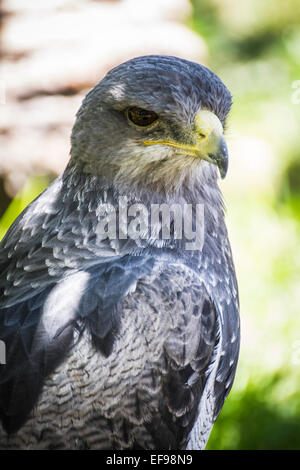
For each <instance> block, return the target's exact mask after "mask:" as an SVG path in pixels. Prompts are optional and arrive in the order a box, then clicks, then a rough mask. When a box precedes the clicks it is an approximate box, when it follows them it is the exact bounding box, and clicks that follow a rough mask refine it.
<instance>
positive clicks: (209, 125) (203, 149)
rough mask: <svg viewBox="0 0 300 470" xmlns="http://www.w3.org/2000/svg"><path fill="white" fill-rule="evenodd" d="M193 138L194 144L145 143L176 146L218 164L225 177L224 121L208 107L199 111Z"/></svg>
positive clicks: (146, 142) (148, 143)
mask: <svg viewBox="0 0 300 470" xmlns="http://www.w3.org/2000/svg"><path fill="white" fill-rule="evenodd" d="M193 140H194V142H195V143H194V144H193V145H190V144H185V143H181V142H171V141H152V140H147V141H144V144H145V145H154V144H160V145H168V146H171V147H176V148H178V149H179V150H180V151H181V152H182V151H183V152H184V153H187V154H189V155H194V156H196V157H199V158H201V159H202V160H205V161H207V162H210V163H212V164H214V165H217V166H218V168H219V171H220V175H221V178H225V176H226V173H227V170H228V149H227V145H226V141H225V139H224V135H223V126H222V123H221V121H220V120H219V118H218V117H217V116H216V115H215V114H214V113H212V112H211V111H208V110H206V109H203V110H200V111H198V112H197V114H196V116H195V120H194V129H193Z"/></svg>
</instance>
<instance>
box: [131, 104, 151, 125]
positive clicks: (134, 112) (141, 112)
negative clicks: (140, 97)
mask: <svg viewBox="0 0 300 470" xmlns="http://www.w3.org/2000/svg"><path fill="white" fill-rule="evenodd" d="M127 117H128V119H129V120H130V121H131V122H133V124H135V125H136V126H141V127H146V126H150V124H152V123H153V122H154V121H156V120H157V119H158V116H157V114H156V113H154V111H148V110H147V109H142V108H138V107H136V106H135V107H133V108H129V109H128V110H127Z"/></svg>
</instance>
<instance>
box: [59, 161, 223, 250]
mask: <svg viewBox="0 0 300 470" xmlns="http://www.w3.org/2000/svg"><path fill="white" fill-rule="evenodd" d="M206 170H207V172H206V174H202V175H200V176H202V178H198V180H196V179H195V178H194V179H193V181H184V184H183V185H182V187H181V188H180V190H178V191H177V192H167V191H165V192H155V191H152V192H151V191H149V188H147V185H145V187H125V188H124V187H118V186H115V185H114V184H113V183H110V182H109V181H107V180H105V179H103V178H102V177H101V176H94V175H93V176H92V175H89V174H87V173H85V172H84V171H83V170H82V168H79V167H77V166H68V167H67V169H66V171H65V173H64V175H63V177H62V182H63V187H64V194H65V196H64V197H65V199H66V200H69V204H68V205H69V206H70V207H73V208H74V204H75V205H76V210H77V211H78V216H79V218H80V220H81V221H84V222H85V223H88V224H89V226H90V227H91V229H90V231H89V233H90V234H91V233H92V232H93V231H96V232H97V234H96V235H97V236H96V237H95V236H94V238H93V240H94V241H95V240H96V242H97V241H98V243H99V241H100V242H101V241H102V238H103V239H106V243H107V242H108V241H109V239H110V240H111V241H112V244H113V245H114V244H115V246H117V247H118V249H120V250H122V247H124V246H126V249H129V250H130V249H133V250H136V249H137V247H138V248H139V249H141V250H145V249H148V248H151V247H159V248H160V247H170V248H173V249H178V250H182V249H186V248H188V249H201V247H202V245H203V238H204V234H205V233H214V232H217V226H218V225H219V224H222V225H223V224H224V220H223V217H224V216H223V203H222V197H221V193H220V191H219V188H218V186H217V183H216V178H215V177H214V174H211V172H210V168H209V167H208V168H206ZM94 235H95V234H94ZM101 237H102V238H101ZM96 242H95V243H96Z"/></svg>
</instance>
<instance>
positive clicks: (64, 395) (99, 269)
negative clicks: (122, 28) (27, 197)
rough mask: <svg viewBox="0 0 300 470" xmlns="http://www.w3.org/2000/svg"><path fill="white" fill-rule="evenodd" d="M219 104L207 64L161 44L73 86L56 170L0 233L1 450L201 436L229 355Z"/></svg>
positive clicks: (227, 376) (192, 444) (225, 386)
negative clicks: (80, 95) (71, 117)
mask: <svg viewBox="0 0 300 470" xmlns="http://www.w3.org/2000/svg"><path fill="white" fill-rule="evenodd" d="M230 107H231V94H230V92H229V91H228V89H227V88H226V86H225V85H224V84H223V83H222V81H221V80H220V79H219V78H218V76H217V75H215V74H214V73H213V72H211V71H210V70H209V69H207V68H206V67H204V66H202V65H199V64H197V63H194V62H190V61H187V60H184V59H179V58H176V57H170V56H156V55H150V56H143V57H137V58H134V59H132V60H129V61H127V62H125V63H123V64H121V65H119V66H117V67H115V68H113V69H112V70H110V71H109V72H108V73H107V75H106V76H105V77H104V78H103V79H102V80H101V81H100V82H99V83H98V84H97V85H96V86H95V87H94V88H93V89H92V90H91V91H90V92H89V93H88V94H87V95H86V97H85V99H84V100H83V103H82V106H81V108H80V109H79V111H78V113H77V116H76V121H75V124H74V127H73V130H72V136H71V157H70V160H69V163H68V165H67V167H66V169H65V171H64V173H63V174H62V175H61V176H60V177H58V178H57V179H56V180H55V181H54V182H53V183H52V184H51V185H50V186H49V187H48V188H47V189H46V190H45V191H44V192H43V193H42V194H41V195H40V196H39V197H38V198H37V199H35V200H34V201H33V202H32V203H31V204H30V205H29V206H28V207H27V208H26V209H25V210H24V211H23V213H22V214H21V215H20V216H19V217H18V218H17V219H16V221H15V222H14V223H13V224H12V226H11V227H10V229H9V230H8V232H7V234H6V236H5V238H4V239H3V241H2V243H1V245H0V339H1V341H3V343H4V344H5V352H6V361H5V362H6V363H5V364H1V365H0V417H1V421H2V428H1V431H0V447H1V448H2V449H120V450H122V449H149V450H150V449H178V450H180V449H204V448H205V446H206V442H207V439H208V437H209V434H210V431H211V429H212V426H213V424H214V422H215V420H216V418H217V416H218V414H219V412H220V410H221V408H222V406H223V403H224V400H225V398H226V397H227V395H228V393H229V391H230V389H231V386H232V383H233V380H234V376H235V371H236V366H237V361H238V354H239V301H238V289H237V282H236V276H235V270H234V265H233V261H232V254H231V248H230V244H229V241H228V236H227V230H226V226H225V222H224V205H223V200H222V196H221V192H220V190H219V187H218V178H219V173H220V174H221V176H222V177H224V176H225V174H226V171H227V164H228V152H227V146H226V143H225V138H224V133H223V132H224V126H225V121H226V117H227V114H228V112H229V110H230ZM120 201H121V204H120ZM153 208H154V209H155V210H156V215H157V214H158V215H157V217H156V219H155V220H154V221H153V220H152V218H151V217H150V216H151V214H152V213H155V210H154V209H153ZM166 208H167V209H168V208H169V209H170V210H169V212H166V211H165V209H166ZM197 208H200V209H201V208H202V209H201V210H199V211H198V209H197ZM125 209H126V210H125ZM178 214H179V217H178ZM150 219H151V220H150ZM148 222H149V224H148ZM167 222H169V227H167V226H168V223H167ZM183 223H186V224H188V223H190V231H189V230H187V229H186V230H182V231H181V232H180V227H181V225H182V224H183ZM197 227H198V232H200V233H201V234H202V235H203V237H202V238H203V240H202V243H201V244H197V243H196V244H195V243H194V244H193V241H192V240H191V233H192V234H195V233H197ZM147 228H148V229H147ZM166 228H169V233H167V232H168V230H166ZM164 229H165V234H163V233H162V232H163V230H164ZM179 235H181V236H179ZM200 238H201V237H200Z"/></svg>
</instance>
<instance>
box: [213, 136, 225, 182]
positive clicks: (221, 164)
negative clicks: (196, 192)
mask: <svg viewBox="0 0 300 470" xmlns="http://www.w3.org/2000/svg"><path fill="white" fill-rule="evenodd" d="M209 156H210V157H211V159H212V160H214V161H215V164H216V165H217V166H218V168H219V171H220V175H221V178H222V179H224V178H225V176H226V175H227V171H228V148H227V145H226V142H225V139H223V138H222V139H221V142H220V145H219V149H218V151H217V152H216V154H215V155H209Z"/></svg>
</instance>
